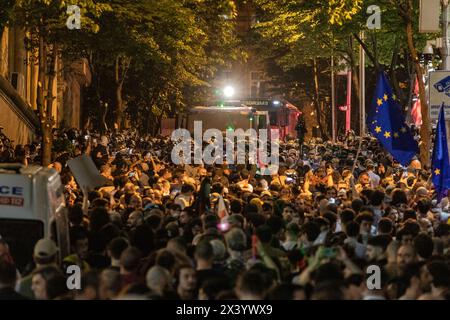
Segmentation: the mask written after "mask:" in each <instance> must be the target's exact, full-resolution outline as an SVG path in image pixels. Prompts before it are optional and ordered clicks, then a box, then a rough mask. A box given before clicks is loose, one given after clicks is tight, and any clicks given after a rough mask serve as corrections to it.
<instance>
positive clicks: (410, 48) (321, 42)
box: [256, 0, 434, 165]
mask: <svg viewBox="0 0 450 320" xmlns="http://www.w3.org/2000/svg"><path fill="white" fill-rule="evenodd" d="M256 2H257V3H258V4H259V5H260V7H261V8H262V9H263V12H264V15H263V21H262V22H261V23H259V24H258V25H257V28H256V30H257V31H258V32H259V34H260V35H261V36H262V39H263V42H262V43H263V44H264V45H265V46H267V41H268V40H270V41H272V45H271V46H268V48H271V50H266V52H267V55H268V56H271V57H275V58H276V60H277V63H278V64H279V65H281V66H282V67H283V68H285V69H292V68H295V67H296V66H297V65H299V64H308V63H309V61H311V58H310V57H311V56H312V57H313V58H316V57H317V59H320V58H322V59H327V60H328V59H329V58H330V56H331V55H334V56H337V57H339V58H341V59H343V60H345V61H346V62H347V64H348V65H349V67H350V68H351V69H352V71H353V83H354V86H355V88H356V91H357V94H358V96H359V79H358V76H357V67H358V61H357V59H356V54H355V53H356V48H357V46H356V45H355V41H357V44H361V45H362V46H363V48H364V51H365V52H366V53H367V55H368V57H369V60H368V62H367V63H368V65H369V66H372V67H373V68H374V69H373V70H374V71H375V72H379V71H381V70H385V71H386V72H387V73H388V74H389V76H390V78H391V81H392V84H393V88H394V91H395V92H396V94H397V97H399V100H400V103H401V104H402V105H403V106H407V105H408V104H410V99H409V96H410V95H409V93H408V92H409V90H410V89H411V88H410V87H411V85H412V84H413V80H414V79H415V78H416V77H417V75H419V79H420V81H419V84H420V86H419V87H420V95H421V101H424V102H423V103H422V113H423V114H424V116H425V119H424V125H423V126H422V127H421V138H422V143H421V160H422V163H423V164H424V165H426V164H429V149H430V143H429V140H430V138H429V137H430V128H429V121H428V107H427V105H426V97H425V90H424V84H423V81H422V77H421V75H423V71H422V70H421V66H420V63H419V57H418V54H417V50H416V48H417V47H422V46H424V45H425V41H426V40H427V38H430V37H433V36H434V35H422V34H419V33H418V32H417V31H418V30H417V26H418V16H419V14H418V8H419V6H418V1H417V0H381V1H374V0H366V1H346V0H333V1H322V0H313V1H300V0H283V1H276V2H269V1H264V0H257V1H256ZM370 5H377V6H379V7H380V9H381V17H382V27H381V29H380V30H368V29H367V28H366V20H367V18H368V17H367V15H366V12H365V11H366V8H368V7H369V6H370ZM393 8H395V9H396V10H392V9H393ZM399 18H400V19H399ZM360 31H364V32H365V34H366V37H365V39H361V38H360V36H359V33H360ZM264 41H265V42H264ZM312 61H313V62H314V60H312ZM374 78H376V77H374ZM368 80H369V82H370V78H369V79H368ZM311 81H314V78H312V80H311ZM404 83H407V85H406V86H405V85H404ZM368 98H369V99H371V97H370V96H368ZM315 104H316V109H317V108H318V107H317V102H315Z"/></svg>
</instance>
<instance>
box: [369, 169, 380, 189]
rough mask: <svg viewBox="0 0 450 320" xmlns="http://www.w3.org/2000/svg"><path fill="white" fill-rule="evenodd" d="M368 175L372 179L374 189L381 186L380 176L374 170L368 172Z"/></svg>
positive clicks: (371, 183) (371, 185)
mask: <svg viewBox="0 0 450 320" xmlns="http://www.w3.org/2000/svg"><path fill="white" fill-rule="evenodd" d="M367 174H368V175H369V177H370V187H371V188H372V189H375V188H377V187H378V186H379V185H380V176H379V175H377V174H376V173H374V172H373V171H372V170H370V171H367Z"/></svg>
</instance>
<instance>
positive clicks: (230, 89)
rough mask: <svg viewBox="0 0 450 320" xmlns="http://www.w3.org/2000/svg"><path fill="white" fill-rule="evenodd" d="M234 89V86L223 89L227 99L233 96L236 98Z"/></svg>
mask: <svg viewBox="0 0 450 320" xmlns="http://www.w3.org/2000/svg"><path fill="white" fill-rule="evenodd" d="M234 92H235V91H234V88H233V87H232V86H226V87H225V88H224V89H223V94H224V96H225V97H227V98H230V97H232V96H234Z"/></svg>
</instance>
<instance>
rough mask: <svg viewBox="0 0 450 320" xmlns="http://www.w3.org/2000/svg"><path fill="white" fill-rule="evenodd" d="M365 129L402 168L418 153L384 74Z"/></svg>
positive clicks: (417, 147) (416, 145) (380, 77)
mask: <svg viewBox="0 0 450 320" xmlns="http://www.w3.org/2000/svg"><path fill="white" fill-rule="evenodd" d="M367 127H368V129H369V132H370V133H371V134H372V135H373V136H374V137H375V138H377V139H378V141H379V142H380V143H381V145H382V146H383V147H384V149H385V150H387V151H388V152H389V153H390V154H391V155H392V157H393V158H394V159H395V160H397V161H398V162H399V163H401V164H402V165H403V166H407V165H409V163H410V162H411V160H412V158H413V157H414V156H415V155H416V154H417V153H418V152H419V146H418V144H417V141H416V140H414V136H413V134H412V132H411V130H410V128H409V127H408V126H407V125H406V121H405V117H404V116H403V113H402V110H401V107H400V105H399V103H398V102H397V97H396V96H395V94H394V93H393V91H392V88H391V86H390V85H389V82H388V80H387V79H386V75H385V73H384V72H381V73H380V75H379V77H378V81H377V87H376V90H375V96H374V98H373V101H372V105H371V107H370V110H369V112H368V117H367Z"/></svg>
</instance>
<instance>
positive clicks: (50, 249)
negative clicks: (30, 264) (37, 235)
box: [34, 239, 58, 258]
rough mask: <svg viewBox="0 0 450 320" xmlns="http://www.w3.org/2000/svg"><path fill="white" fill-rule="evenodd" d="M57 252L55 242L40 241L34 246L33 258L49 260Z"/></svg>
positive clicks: (48, 240)
mask: <svg viewBox="0 0 450 320" xmlns="http://www.w3.org/2000/svg"><path fill="white" fill-rule="evenodd" d="M57 252H58V247H57V246H56V244H55V242H54V241H53V240H50V239H41V240H39V241H38V242H37V243H36V245H35V246H34V256H35V257H36V258H50V257H52V256H54V255H55V254H56V253H57Z"/></svg>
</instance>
